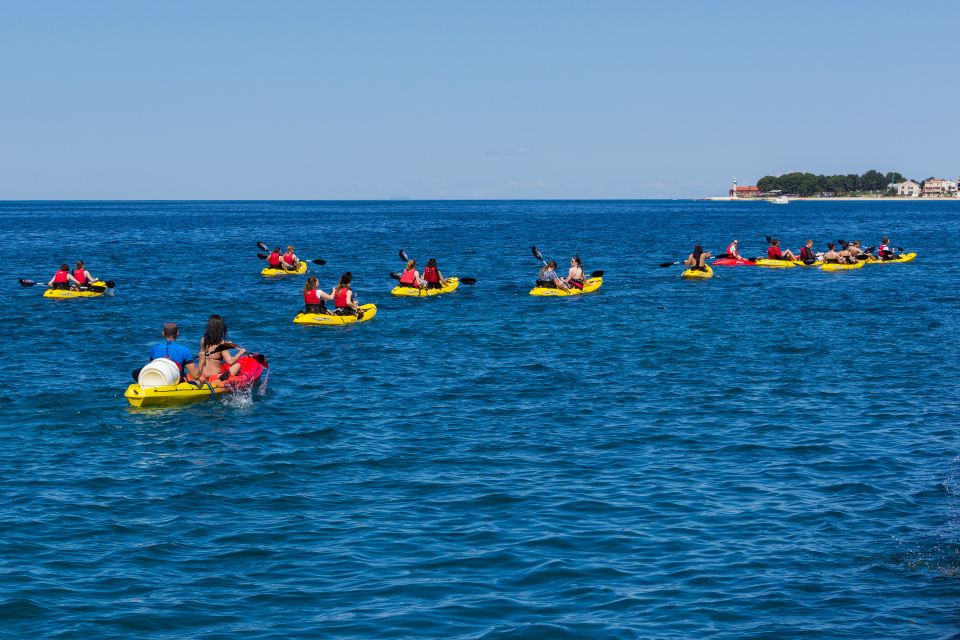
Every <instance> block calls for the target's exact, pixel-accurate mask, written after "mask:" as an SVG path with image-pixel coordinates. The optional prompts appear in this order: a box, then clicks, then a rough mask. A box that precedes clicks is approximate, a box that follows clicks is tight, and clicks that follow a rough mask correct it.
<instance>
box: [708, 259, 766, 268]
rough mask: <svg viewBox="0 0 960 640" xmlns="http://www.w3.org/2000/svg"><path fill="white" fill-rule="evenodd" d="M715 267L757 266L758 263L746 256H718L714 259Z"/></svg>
mask: <svg viewBox="0 0 960 640" xmlns="http://www.w3.org/2000/svg"><path fill="white" fill-rule="evenodd" d="M713 266H715V267H755V266H757V263H756V262H754V261H753V260H746V259H744V258H717V259H716V260H714V261H713Z"/></svg>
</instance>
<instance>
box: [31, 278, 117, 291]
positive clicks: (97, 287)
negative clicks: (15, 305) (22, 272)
mask: <svg viewBox="0 0 960 640" xmlns="http://www.w3.org/2000/svg"><path fill="white" fill-rule="evenodd" d="M17 282H19V283H20V286H21V287H34V286H36V285H40V286H41V287H46V286H48V285H46V284H44V283H42V282H37V281H36V280H30V279H29V278H20V279H19V280H17ZM103 284H104V285H105V286H100V285H93V284H90V285H83V286H84V287H85V289H86V290H88V291H96V292H97V293H103V292H104V291H106V290H107V289H113V288H114V287H115V286H117V283H116V282H114V281H113V280H107V281H106V282H104V283H103Z"/></svg>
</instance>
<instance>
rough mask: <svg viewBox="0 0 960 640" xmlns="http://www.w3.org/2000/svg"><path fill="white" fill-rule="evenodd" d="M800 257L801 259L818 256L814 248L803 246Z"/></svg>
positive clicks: (810, 258)
mask: <svg viewBox="0 0 960 640" xmlns="http://www.w3.org/2000/svg"><path fill="white" fill-rule="evenodd" d="M800 259H801V260H816V259H817V256H816V254H814V253H813V249H811V248H810V247H806V246H805V247H803V248H802V249H800Z"/></svg>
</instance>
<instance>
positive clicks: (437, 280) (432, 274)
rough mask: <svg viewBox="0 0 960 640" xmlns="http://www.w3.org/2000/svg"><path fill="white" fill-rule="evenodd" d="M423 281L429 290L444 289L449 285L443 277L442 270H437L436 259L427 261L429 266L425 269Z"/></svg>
mask: <svg viewBox="0 0 960 640" xmlns="http://www.w3.org/2000/svg"><path fill="white" fill-rule="evenodd" d="M422 280H423V282H424V283H425V284H426V286H427V289H442V288H443V287H444V286H445V285H446V284H447V280H446V278H444V277H443V274H442V273H440V270H439V269H438V268H437V259H436V258H430V259H429V260H427V266H426V267H424V268H423V278H422Z"/></svg>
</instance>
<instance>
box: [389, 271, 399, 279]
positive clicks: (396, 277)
mask: <svg viewBox="0 0 960 640" xmlns="http://www.w3.org/2000/svg"><path fill="white" fill-rule="evenodd" d="M390 277H391V278H393V279H394V280H399V279H400V274H399V273H397V272H396V271H394V272H393V273H391V274H390Z"/></svg>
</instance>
